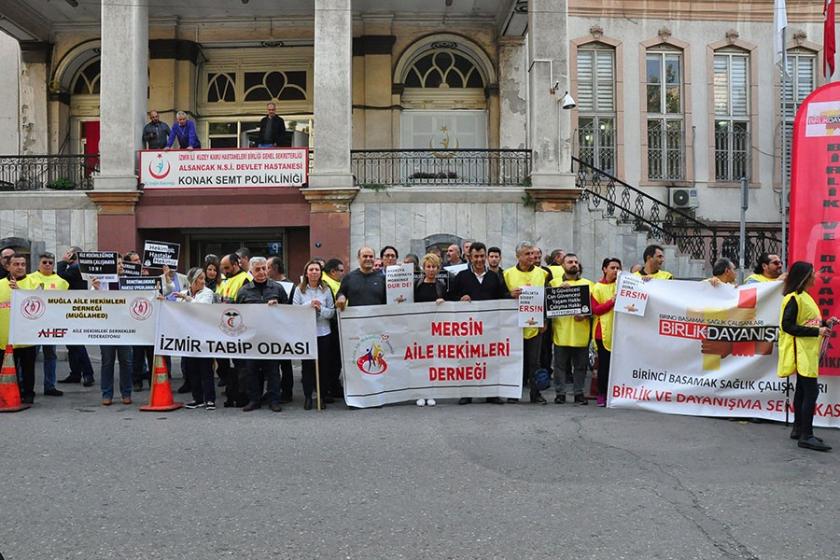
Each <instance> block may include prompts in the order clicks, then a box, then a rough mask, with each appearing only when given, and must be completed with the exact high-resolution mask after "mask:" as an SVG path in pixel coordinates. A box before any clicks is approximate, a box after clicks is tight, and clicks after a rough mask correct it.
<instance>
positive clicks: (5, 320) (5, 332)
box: [0, 274, 38, 350]
mask: <svg viewBox="0 0 840 560" xmlns="http://www.w3.org/2000/svg"><path fill="white" fill-rule="evenodd" d="M31 276H32V275H31V274H30V275H29V276H27V277H25V278H23V279H22V280H18V283H17V284H18V289H21V290H35V289H37V288H38V285H37V284H36V283H35V282H33V281H32V280H31ZM11 315H12V288H11V286H9V279H8V278H3V279H2V280H0V346H2V347H3V350H5V349H6V345H7V344H8V343H9V319H10V318H11ZM25 346H27V345H21V344H15V348H24V347H25Z"/></svg>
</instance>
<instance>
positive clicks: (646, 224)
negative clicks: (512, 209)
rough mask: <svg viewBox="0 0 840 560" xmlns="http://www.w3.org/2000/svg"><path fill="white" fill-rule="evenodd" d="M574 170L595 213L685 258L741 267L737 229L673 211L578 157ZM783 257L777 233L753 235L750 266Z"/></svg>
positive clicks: (749, 244) (763, 231)
mask: <svg viewBox="0 0 840 560" xmlns="http://www.w3.org/2000/svg"><path fill="white" fill-rule="evenodd" d="M572 167H573V171H575V182H576V185H577V187H578V188H579V189H580V190H581V200H583V201H585V202H587V204H588V205H589V207H590V208H592V209H599V210H603V212H604V213H605V214H606V215H607V216H610V217H615V218H616V219H617V220H618V221H619V222H622V223H629V224H632V225H633V226H634V228H635V229H636V230H638V231H645V232H647V234H648V235H649V236H650V237H651V238H652V239H655V240H658V241H660V242H662V243H665V244H672V245H675V246H676V247H677V249H679V251H680V252H681V253H683V254H685V255H689V256H690V257H691V258H694V259H700V260H703V261H704V262H706V263H707V264H708V265H709V266H711V265H712V264H714V262H715V261H716V260H717V259H718V258H720V257H726V258H728V259H730V260H732V261H733V262H734V263H736V264H737V263H738V260H739V259H738V257H739V254H738V239H739V234H738V229H737V227H736V226H732V227H725V226H719V225H710V224H705V223H703V222H701V221H700V220H698V219H697V218H695V217H694V216H692V215H691V214H689V213H688V212H684V211H682V210H680V209H678V208H673V207H671V206H669V205H668V204H666V203H664V202H662V201H661V200H659V199H657V198H655V197H653V196H651V195H649V194H647V193H645V192H643V191H641V190H639V189H637V188H636V187H633V186H631V185H628V184H627V183H625V182H624V181H622V180H621V179H617V178H616V177H613V176H612V175H610V174H609V173H606V172H605V171H602V170H600V169H597V168H595V167H593V166H592V165H590V164H588V163H586V162H584V161H581V160H580V159H578V158H576V157H572ZM779 251H781V241H780V240H779V237H778V234H777V232H775V231H771V230H766V229H761V230H758V229H749V230H747V246H746V251H745V253H746V255H745V261H744V262H746V263H753V262H754V261H755V259H756V258H757V257H758V255H759V254H760V253H762V252H767V253H776V254H778V253H779Z"/></svg>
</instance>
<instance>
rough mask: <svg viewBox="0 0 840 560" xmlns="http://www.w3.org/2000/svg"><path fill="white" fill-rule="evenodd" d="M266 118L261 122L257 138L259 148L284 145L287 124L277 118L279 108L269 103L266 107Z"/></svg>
mask: <svg viewBox="0 0 840 560" xmlns="http://www.w3.org/2000/svg"><path fill="white" fill-rule="evenodd" d="M265 109H266V113H267V114H266V116H264V117H263V118H262V120H261V121H260V134H259V136H257V147H258V148H274V147H276V146H281V145H282V144H283V135H284V134H285V133H286V122H285V121H284V120H283V119H282V118H281V117H278V116H277V106H276V105H275V104H274V103H269V104H268V105H266V107H265Z"/></svg>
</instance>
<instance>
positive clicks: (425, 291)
mask: <svg viewBox="0 0 840 560" xmlns="http://www.w3.org/2000/svg"><path fill="white" fill-rule="evenodd" d="M420 266H422V267H423V277H422V278H421V279H420V280H418V281H417V283H416V284H414V303H423V302H428V301H433V302H435V303H437V304H441V303H443V302H444V301H445V300H446V284H444V283H443V282H442V281H441V280H438V273H439V272H440V257H438V256H437V255H434V254H432V253H428V254H427V255H426V256H425V257H423V260H422V261H420ZM416 404H417V406H435V405H436V404H437V402H436V401H435V399H417V403H416Z"/></svg>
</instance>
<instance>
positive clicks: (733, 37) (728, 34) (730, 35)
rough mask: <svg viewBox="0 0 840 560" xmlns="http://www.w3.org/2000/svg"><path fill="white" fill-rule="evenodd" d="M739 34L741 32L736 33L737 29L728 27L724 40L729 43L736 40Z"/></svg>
mask: <svg viewBox="0 0 840 560" xmlns="http://www.w3.org/2000/svg"><path fill="white" fill-rule="evenodd" d="M740 36H741V34H740V33H738V30H737V29H730V30H729V31H727V32H726V40H727V42H729V44H730V45H731V44H733V43H734V42H735V41H737V40H738V38H739V37H740Z"/></svg>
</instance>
